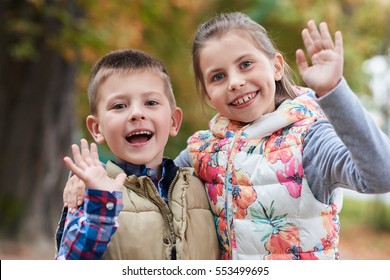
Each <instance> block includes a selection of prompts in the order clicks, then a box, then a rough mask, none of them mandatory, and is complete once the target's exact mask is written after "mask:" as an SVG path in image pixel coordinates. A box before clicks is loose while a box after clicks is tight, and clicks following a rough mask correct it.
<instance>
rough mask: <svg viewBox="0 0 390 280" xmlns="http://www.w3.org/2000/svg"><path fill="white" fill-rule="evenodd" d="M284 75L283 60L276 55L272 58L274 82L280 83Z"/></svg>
mask: <svg viewBox="0 0 390 280" xmlns="http://www.w3.org/2000/svg"><path fill="white" fill-rule="evenodd" d="M283 75H284V59H283V56H282V55H281V54H280V53H276V54H275V57H274V78H275V81H280V80H281V79H282V77H283Z"/></svg>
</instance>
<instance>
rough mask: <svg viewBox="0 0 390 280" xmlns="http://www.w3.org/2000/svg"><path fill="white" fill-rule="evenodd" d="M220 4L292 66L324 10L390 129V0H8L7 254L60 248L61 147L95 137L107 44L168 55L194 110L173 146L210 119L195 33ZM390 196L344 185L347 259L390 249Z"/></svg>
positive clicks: (4, 5) (2, 250) (1, 70)
mask: <svg viewBox="0 0 390 280" xmlns="http://www.w3.org/2000/svg"><path fill="white" fill-rule="evenodd" d="M222 11H242V12H245V13H247V14H248V15H250V16H251V17H252V18H253V19H254V20H256V21H257V22H259V23H260V24H262V25H263V26H264V27H265V28H266V29H267V30H268V31H269V34H270V36H271V38H272V39H273V40H274V41H275V43H276V45H277V46H278V48H279V49H280V50H281V51H282V52H283V54H284V56H285V59H286V60H287V62H288V63H289V64H290V66H292V68H293V69H294V70H296V66H295V51H296V49H298V48H302V47H303V44H302V40H301V37H300V33H301V30H302V29H303V28H304V27H305V24H306V22H307V21H308V20H309V19H314V20H315V21H316V22H317V23H319V22H320V21H326V22H327V23H328V24H329V27H330V30H331V32H332V33H333V34H334V32H335V31H336V30H341V31H342V32H343V37H344V48H345V65H344V69H345V70H344V75H345V77H346V79H347V80H348V82H349V84H350V86H351V87H352V89H353V90H354V91H355V92H356V94H357V95H358V96H359V98H360V99H361V100H362V102H363V103H364V106H365V107H366V108H367V109H368V110H369V111H370V112H371V113H372V115H373V117H374V118H375V120H377V123H378V125H380V126H381V128H382V129H383V131H384V132H386V133H387V134H389V133H390V57H389V50H390V0H318V1H313V0H294V1H287V0H278V1H276V0H275V1H273V0H252V1H249V0H239V1H238V0H236V1H234V0H224V1H223V0H160V1H152V0H150V1H149V0H110V1H105V0H24V1H23V0H2V1H1V2H0V22H1V24H0V156H1V157H2V160H1V161H0V259H52V258H54V252H55V248H54V232H55V229H56V226H57V222H58V219H59V216H60V212H61V209H62V192H63V188H64V186H65V182H66V180H67V176H68V170H67V168H66V167H65V165H64V164H63V161H62V158H63V157H64V155H69V154H70V145H71V144H72V143H79V139H80V138H81V137H86V138H87V139H89V140H91V138H90V135H89V133H88V132H87V131H86V129H85V126H84V124H85V117H86V116H87V115H88V104H87V95H86V89H87V82H88V75H89V70H90V68H91V66H92V65H93V63H94V62H95V61H96V60H97V59H98V58H99V57H101V56H102V55H104V54H106V53H107V52H109V51H111V50H115V49H123V48H138V49H142V50H145V51H146V52H148V53H150V54H152V55H154V56H156V57H157V58H159V59H160V60H162V61H163V62H164V63H165V65H166V66H167V68H168V71H169V73H170V75H171V78H172V83H173V87H174V91H175V94H176V98H177V103H178V105H179V106H180V107H181V108H182V109H183V111H184V122H183V125H182V128H181V131H180V133H179V135H178V136H177V137H174V138H171V140H170V142H169V145H168V147H167V149H166V155H167V156H170V157H175V156H176V154H177V153H178V151H180V150H182V149H183V148H184V147H185V143H186V139H187V138H188V137H189V136H190V135H191V134H192V133H193V132H194V131H195V130H198V129H204V128H206V127H207V123H208V119H209V118H210V117H211V116H212V115H213V114H214V112H212V111H211V110H206V111H202V108H201V104H200V102H199V100H198V98H197V95H196V92H195V86H194V80H193V74H192V66H191V40H192V38H193V35H194V32H195V30H196V28H197V26H198V24H199V23H201V22H203V21H205V20H207V19H209V18H210V17H212V16H214V15H216V14H217V13H219V12H222ZM296 82H297V83H298V84H301V82H300V80H299V79H297V81H296ZM99 151H100V153H101V157H102V159H103V161H106V160H107V159H110V158H111V155H110V153H109V152H108V151H107V148H106V147H105V146H100V147H99ZM389 160H390V159H389ZM373 164H375V163H373ZM378 168H381V167H380V166H378ZM389 172H390V170H389ZM389 184H390V182H389ZM389 205H390V199H389V195H381V196H379V195H357V194H355V193H352V192H347V193H346V197H345V200H344V208H343V211H342V216H341V227H342V228H341V242H340V248H341V257H342V258H343V259H390V208H389V207H390V206H389Z"/></svg>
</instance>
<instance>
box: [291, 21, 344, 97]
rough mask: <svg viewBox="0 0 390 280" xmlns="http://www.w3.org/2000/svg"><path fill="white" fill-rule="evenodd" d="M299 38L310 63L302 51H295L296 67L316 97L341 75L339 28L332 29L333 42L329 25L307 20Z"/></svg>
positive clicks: (328, 88)
mask: <svg viewBox="0 0 390 280" xmlns="http://www.w3.org/2000/svg"><path fill="white" fill-rule="evenodd" d="M302 39H303V43H304V45H305V48H306V51H307V54H308V56H309V58H310V60H311V65H310V64H309V62H308V61H307V60H306V57H305V53H304V52H303V50H301V49H299V50H297V52H296V61H297V65H298V70H299V72H300V74H301V77H302V80H303V81H304V82H305V84H306V85H307V86H308V87H310V88H312V89H313V90H314V91H315V92H316V94H317V96H318V97H321V96H323V95H325V94H326V93H328V92H329V91H331V90H332V89H333V88H334V87H335V86H337V84H338V83H339V81H340V79H341V78H342V75H343V63H344V49H343V39H342V35H341V32H340V31H337V32H336V33H335V42H334V43H333V40H332V37H331V36H330V33H329V29H328V25H327V24H326V23H325V22H321V23H320V24H319V26H318V28H317V26H316V24H315V22H314V21H313V20H310V21H309V22H308V23H307V28H305V29H303V31H302Z"/></svg>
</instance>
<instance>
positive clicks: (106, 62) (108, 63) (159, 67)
mask: <svg viewBox="0 0 390 280" xmlns="http://www.w3.org/2000/svg"><path fill="white" fill-rule="evenodd" d="M145 70H151V71H155V72H157V73H160V74H161V78H162V79H163V80H164V84H165V93H166V95H167V97H168V100H169V103H170V105H171V107H172V108H174V107H176V101H175V97H174V95H173V90H172V85H171V81H170V78H169V75H168V72H167V70H166V68H165V66H164V65H163V64H162V62H161V61H159V60H158V59H156V58H154V57H152V56H150V55H149V54H147V53H145V52H143V51H140V50H135V49H125V50H117V51H112V52H109V53H108V54H106V55H105V56H103V57H102V58H100V59H99V60H98V61H97V62H96V64H95V65H94V66H93V68H92V70H91V74H90V78H89V86H88V98H89V107H90V111H91V114H93V115H96V114H97V102H98V98H99V89H100V87H101V85H102V84H103V83H104V82H105V81H106V80H107V78H109V77H110V76H111V75H113V74H118V73H119V74H128V73H131V72H135V71H145Z"/></svg>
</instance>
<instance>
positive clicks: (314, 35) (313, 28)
mask: <svg viewBox="0 0 390 280" xmlns="http://www.w3.org/2000/svg"><path fill="white" fill-rule="evenodd" d="M307 28H308V30H309V33H310V37H311V39H312V40H313V43H314V46H315V49H316V51H315V52H319V51H321V50H322V49H323V48H324V46H323V44H322V37H321V34H320V32H319V31H318V29H317V25H316V24H315V22H314V20H309V22H308V23H307Z"/></svg>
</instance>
